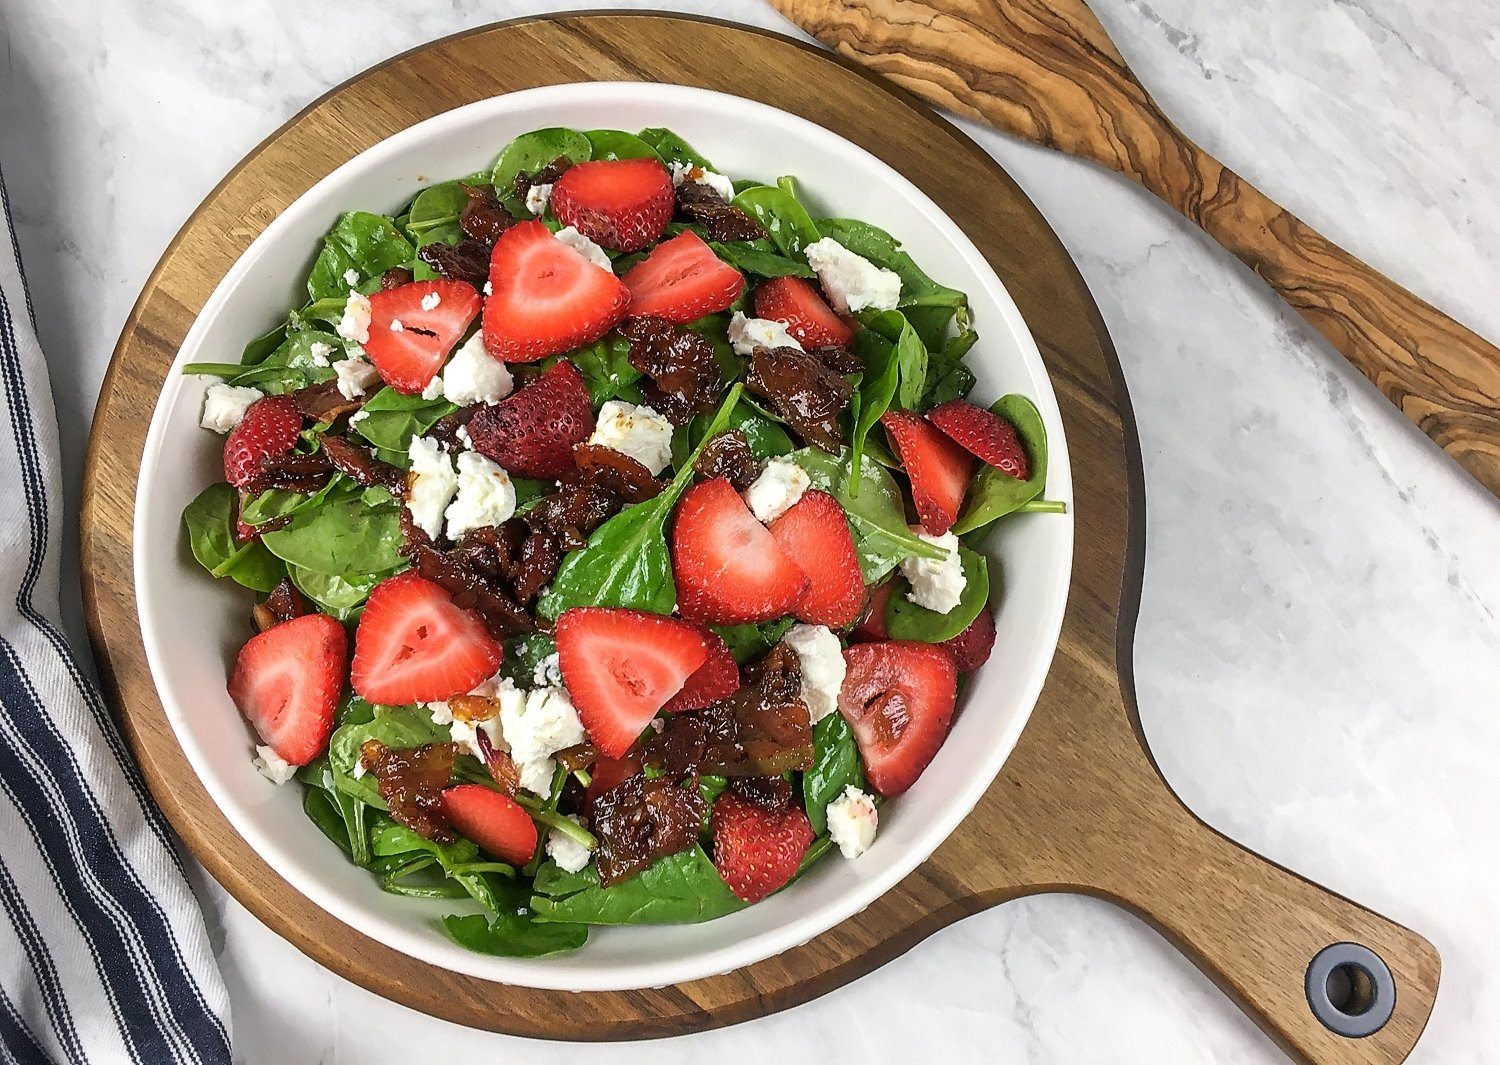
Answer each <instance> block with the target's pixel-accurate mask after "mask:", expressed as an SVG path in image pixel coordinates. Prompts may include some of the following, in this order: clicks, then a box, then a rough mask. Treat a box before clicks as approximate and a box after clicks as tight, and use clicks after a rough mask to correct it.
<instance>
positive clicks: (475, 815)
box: [443, 784, 537, 865]
mask: <svg viewBox="0 0 1500 1065" xmlns="http://www.w3.org/2000/svg"><path fill="white" fill-rule="evenodd" d="M443 816H444V817H446V818H447V819H448V823H449V824H450V825H452V826H453V827H454V828H455V829H457V830H458V834H459V835H461V836H463V837H464V838H466V839H470V840H473V841H474V842H475V843H477V844H479V849H480V850H482V851H484V852H486V853H488V854H492V855H494V856H495V857H496V858H499V859H500V860H501V861H502V862H509V863H510V864H511V865H525V864H526V863H527V862H529V861H531V856H532V855H533V854H535V853H536V841H537V835H536V822H535V821H533V820H532V819H531V815H530V814H528V813H527V812H526V811H525V809H524V808H522V807H521V805H520V804H519V803H517V802H516V800H514V799H512V798H510V797H509V796H506V795H502V794H500V793H499V792H498V791H496V790H495V789H494V788H489V787H485V785H483V784H457V785H455V786H453V787H451V788H444V789H443Z"/></svg>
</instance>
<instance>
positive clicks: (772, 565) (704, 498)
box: [672, 477, 808, 625]
mask: <svg viewBox="0 0 1500 1065" xmlns="http://www.w3.org/2000/svg"><path fill="white" fill-rule="evenodd" d="M672 574H673V576H674V577H675V578H676V581H677V608H678V610H680V611H681V612H682V616H683V617H685V618H692V619H693V620H695V621H706V622H708V623H710V624H713V625H740V624H744V623H746V622H751V621H770V620H771V619H772V618H779V617H782V616H784V615H786V614H789V613H791V611H792V608H793V607H795V606H796V605H797V603H798V602H799V601H800V600H801V599H802V595H803V593H804V592H806V591H807V585H808V581H807V577H806V575H805V574H804V573H803V572H802V570H801V568H800V567H798V565H797V563H795V562H793V561H792V559H791V558H790V557H789V556H788V555H787V553H786V552H785V551H783V550H782V549H781V547H780V546H779V545H778V544H777V543H776V541H775V540H774V539H773V538H772V537H771V533H770V530H768V529H767V528H766V527H765V526H764V525H762V524H761V523H760V522H759V521H758V520H757V519H756V517H755V515H754V514H752V513H750V508H749V507H747V506H745V501H744V500H743V499H741V498H740V494H739V493H738V492H736V491H735V490H734V486H733V485H732V484H730V483H729V479H728V478H726V477H715V478H714V479H713V480H711V481H704V482H703V483H702V484H698V485H694V486H693V487H692V488H690V489H688V490H687V492H686V493H685V494H684V495H683V497H682V502H681V503H680V504H678V507H677V524H676V525H675V526H674V527H673V529H672Z"/></svg>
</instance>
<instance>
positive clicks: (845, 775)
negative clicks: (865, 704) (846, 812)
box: [802, 713, 865, 835]
mask: <svg viewBox="0 0 1500 1065" xmlns="http://www.w3.org/2000/svg"><path fill="white" fill-rule="evenodd" d="M850 784H853V785H854V786H855V787H856V788H863V787H864V786H865V771H864V766H863V765H862V764H861V763H860V760H859V748H858V747H857V746H856V745H855V743H854V733H853V731H851V730H850V728H849V723H848V722H847V721H845V720H844V715H842V714H839V713H833V714H829V715H827V716H826V717H824V718H823V719H822V720H821V721H819V722H818V723H817V724H815V725H813V764H812V768H811V769H809V770H807V771H806V772H804V773H803V774H802V798H803V805H804V808H805V809H806V810H807V819H808V821H810V822H811V823H812V830H813V832H814V834H819V835H820V834H822V832H823V830H824V829H825V828H826V827H827V826H828V804H829V803H831V802H832V801H833V800H834V799H837V798H838V797H839V796H840V795H842V794H843V793H844V788H846V787H848V786H849V785H850Z"/></svg>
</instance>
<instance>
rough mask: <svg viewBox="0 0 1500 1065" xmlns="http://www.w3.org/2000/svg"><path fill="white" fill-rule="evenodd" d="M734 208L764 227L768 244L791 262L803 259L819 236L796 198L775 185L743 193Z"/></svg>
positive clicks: (758, 186) (763, 186)
mask: <svg viewBox="0 0 1500 1065" xmlns="http://www.w3.org/2000/svg"><path fill="white" fill-rule="evenodd" d="M734 206H736V207H738V208H739V209H740V210H742V211H745V212H746V213H748V214H750V215H751V216H753V217H754V218H755V220H756V221H758V222H759V223H760V224H761V225H763V226H765V227H766V232H768V233H770V234H771V242H772V243H773V244H775V245H776V247H777V248H779V249H780V250H781V254H782V255H785V256H787V257H788V258H790V259H798V260H800V259H803V258H804V256H803V254H802V253H803V250H804V249H805V248H806V247H807V246H808V245H809V244H813V243H815V242H816V241H817V240H818V239H819V238H820V237H821V236H822V234H821V233H820V232H819V231H818V227H817V226H815V225H814V224H813V220H812V217H811V216H810V215H809V214H808V213H807V209H806V208H805V207H803V206H802V205H801V204H800V203H798V202H797V197H795V196H793V195H792V194H791V193H790V192H787V191H786V190H785V189H783V188H778V187H776V186H775V185H757V186H755V187H754V188H751V189H746V190H745V191H744V192H742V193H740V194H739V195H737V196H736V197H735V198H734Z"/></svg>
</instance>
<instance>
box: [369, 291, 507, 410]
mask: <svg viewBox="0 0 1500 1065" xmlns="http://www.w3.org/2000/svg"><path fill="white" fill-rule="evenodd" d="M479 303H480V300H479V293H478V291H476V290H475V288H474V286H473V285H471V284H469V283H467V282H465V281H413V282H411V283H410V284H407V285H399V286H397V287H396V288H390V289H384V290H382V291H380V292H376V293H373V294H372V295H371V296H370V339H369V340H367V341H365V345H364V347H365V354H366V355H368V356H370V361H371V362H373V363H374V364H375V369H376V370H378V371H379V372H380V379H381V380H382V381H384V382H385V383H386V384H388V385H390V386H391V387H392V388H394V389H395V390H396V391H397V392H404V393H406V394H407V395H415V394H416V393H418V392H420V391H422V389H424V388H426V387H427V385H428V384H429V383H430V382H431V381H432V379H433V377H434V376H436V374H437V372H438V371H439V370H441V369H442V368H443V363H444V362H445V361H447V358H448V353H449V352H450V351H452V350H453V346H454V345H455V344H457V343H458V342H459V341H460V340H462V339H463V335H464V333H466V332H467V331H468V329H469V323H470V322H472V321H473V320H474V316H475V315H477V314H478V313H479Z"/></svg>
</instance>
